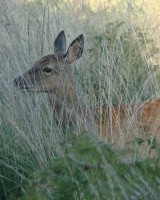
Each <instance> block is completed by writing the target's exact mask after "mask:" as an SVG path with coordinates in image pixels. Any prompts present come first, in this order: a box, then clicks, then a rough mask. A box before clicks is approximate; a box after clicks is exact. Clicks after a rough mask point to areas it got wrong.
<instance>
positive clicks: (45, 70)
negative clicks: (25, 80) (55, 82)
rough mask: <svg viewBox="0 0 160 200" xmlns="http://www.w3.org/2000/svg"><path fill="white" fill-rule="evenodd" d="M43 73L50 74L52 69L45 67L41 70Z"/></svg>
mask: <svg viewBox="0 0 160 200" xmlns="http://www.w3.org/2000/svg"><path fill="white" fill-rule="evenodd" d="M43 71H44V72H46V73H50V72H51V71H52V69H51V68H48V67H46V68H44V69H43Z"/></svg>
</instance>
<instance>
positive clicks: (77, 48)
mask: <svg viewBox="0 0 160 200" xmlns="http://www.w3.org/2000/svg"><path fill="white" fill-rule="evenodd" d="M83 45H84V36H83V35H80V36H78V37H77V38H76V39H75V40H74V41H73V42H72V43H71V44H70V46H69V48H68V50H67V53H66V54H65V58H66V61H67V63H68V64H71V63H72V62H74V61H75V60H77V59H79V58H80V57H81V55H82V53H83Z"/></svg>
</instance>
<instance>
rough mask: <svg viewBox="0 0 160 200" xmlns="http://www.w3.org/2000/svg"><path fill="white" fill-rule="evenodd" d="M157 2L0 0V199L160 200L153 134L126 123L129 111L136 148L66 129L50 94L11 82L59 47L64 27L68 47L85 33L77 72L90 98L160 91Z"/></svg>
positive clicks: (136, 97)
mask: <svg viewBox="0 0 160 200" xmlns="http://www.w3.org/2000/svg"><path fill="white" fill-rule="evenodd" d="M159 10H160V3H159V2H158V1H156V0H146V1H140V0H135V1H126V0H119V1H118V0H111V1H109V0H101V1H100V0H99V1H96V2H95V1H92V0H90V1H89V0H80V1H79V0H64V1H63V2H62V1H58V0H17V1H16V0H6V1H3V0H0V38H1V39H0V200H5V199H10V200H12V199H13V200H14V199H20V200H45V199H46V200H50V199H53V200H61V199H65V200H72V199H78V200H80V199H83V200H84V199H87V200H88V199H95V200H103V199H104V200H106V199H113V200H118V199H130V200H139V199H141V200H142V199H145V200H147V199H155V200H156V199H157V200H158V199H160V162H159V159H160V147H159V144H158V143H157V142H156V140H154V139H153V140H152V141H151V140H147V139H146V138H144V137H142V136H141V134H140V130H139V127H134V128H133V129H132V130H130V129H129V128H128V124H129V122H128V121H127V119H126V129H125V132H126V133H125V134H126V137H127V135H128V134H133V135H135V136H136V137H135V139H134V141H133V142H132V144H131V149H128V145H127V144H126V141H125V140H124V141H121V145H119V146H115V145H112V144H110V143H108V142H107V141H104V140H102V139H101V138H100V137H99V136H98V133H97V132H96V131H95V130H96V129H94V128H93V127H91V130H88V131H87V133H86V131H84V130H82V129H81V128H80V127H78V126H75V127H70V128H65V129H64V127H63V126H57V124H56V122H55V119H54V115H53V111H52V109H51V106H50V104H49V102H48V99H47V96H46V94H45V93H28V92H26V91H23V92H22V91H20V90H18V89H17V88H15V87H14V86H13V81H14V79H15V78H16V77H17V76H19V75H21V74H23V73H24V72H25V71H26V70H28V69H30V68H31V67H32V66H33V64H34V62H35V61H37V60H38V59H40V58H41V57H43V56H44V55H47V54H51V53H53V49H54V45H53V42H54V39H55V38H56V36H57V34H58V33H59V32H60V31H61V30H64V31H65V33H66V37H67V45H69V44H70V42H72V41H73V39H75V38H76V37H77V36H78V35H80V34H84V38H85V43H84V53H83V56H82V58H80V59H79V60H78V61H77V62H76V64H74V75H75V79H76V82H77V90H78V93H79V95H80V98H81V99H82V101H83V102H84V103H85V104H86V105H88V106H91V107H95V106H98V107H99V108H102V106H103V105H108V106H109V108H110V107H111V106H112V105H119V104H127V105H129V106H131V105H132V104H133V103H139V102H143V101H146V100H152V99H158V98H160V87H159V85H160V70H159V67H160V26H159V22H160V15H159ZM95 126H96V125H95ZM117 140H119V138H117ZM155 150H156V151H157V156H156V157H152V151H155ZM128 152H131V155H132V156H131V157H130V158H129V159H127V157H126V154H127V153H128Z"/></svg>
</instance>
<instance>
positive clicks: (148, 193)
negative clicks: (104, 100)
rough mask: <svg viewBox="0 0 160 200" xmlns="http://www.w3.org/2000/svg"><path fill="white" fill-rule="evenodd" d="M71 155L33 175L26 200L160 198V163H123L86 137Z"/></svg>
mask: <svg viewBox="0 0 160 200" xmlns="http://www.w3.org/2000/svg"><path fill="white" fill-rule="evenodd" d="M68 152H69V153H67V154H66V155H65V157H62V158H56V159H54V160H53V162H52V164H50V166H49V167H48V168H47V169H45V170H43V171H41V172H38V173H36V174H34V175H33V180H32V181H31V182H30V186H29V188H28V190H27V192H26V193H25V194H24V196H23V197H22V198H21V199H22V200H27V199H32V197H33V196H35V198H34V199H35V200H36V199H37V200H38V197H39V196H40V197H42V196H43V197H44V199H61V200H62V199H153V198H154V199H158V198H159V195H160V194H159V184H158V182H159V178H158V177H159V176H160V174H159V167H160V165H159V164H160V163H159V161H158V160H153V161H152V163H149V162H147V161H146V162H135V163H132V164H127V163H122V162H121V161H120V160H119V159H118V155H117V154H116V153H115V151H114V150H113V149H112V147H109V146H108V145H106V144H104V143H101V142H97V143H96V144H95V142H93V141H92V140H91V139H89V137H88V136H84V135H83V136H79V137H78V138H77V141H76V144H74V146H72V147H71V148H69V150H68ZM153 183H154V184H153ZM40 199H41V198H40Z"/></svg>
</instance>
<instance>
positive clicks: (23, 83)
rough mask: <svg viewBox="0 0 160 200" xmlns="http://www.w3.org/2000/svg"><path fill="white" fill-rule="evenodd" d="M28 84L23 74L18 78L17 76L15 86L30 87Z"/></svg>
mask: <svg viewBox="0 0 160 200" xmlns="http://www.w3.org/2000/svg"><path fill="white" fill-rule="evenodd" d="M27 85H28V84H27V82H26V81H25V79H24V78H22V77H21V76H19V77H18V78H16V79H15V80H14V87H18V88H21V89H28V86H27Z"/></svg>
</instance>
